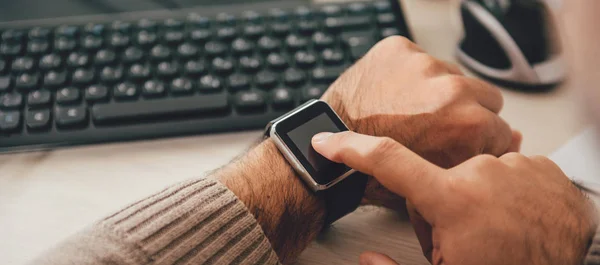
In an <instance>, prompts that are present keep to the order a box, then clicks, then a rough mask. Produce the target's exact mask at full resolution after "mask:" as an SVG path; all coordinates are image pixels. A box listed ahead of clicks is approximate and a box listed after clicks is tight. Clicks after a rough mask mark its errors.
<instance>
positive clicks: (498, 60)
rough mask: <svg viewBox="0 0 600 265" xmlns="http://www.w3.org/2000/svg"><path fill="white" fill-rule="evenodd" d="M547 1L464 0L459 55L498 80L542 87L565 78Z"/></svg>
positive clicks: (520, 86) (469, 65) (522, 86)
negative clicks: (462, 34) (462, 31)
mask: <svg viewBox="0 0 600 265" xmlns="http://www.w3.org/2000/svg"><path fill="white" fill-rule="evenodd" d="M549 12H550V11H549V10H548V8H547V6H546V5H545V4H544V3H543V2H540V1H535V0H463V1H462V2H461V15H462V21H463V26H464V37H463V38H462V40H461V42H460V44H459V46H458V48H457V57H458V60H459V61H460V62H461V63H462V64H464V65H465V66H466V67H467V68H469V69H471V70H472V71H474V72H475V73H476V74H479V75H481V76H482V77H484V78H486V79H488V80H490V81H492V82H495V83H497V84H500V85H503V86H508V87H512V88H517V89H525V90H529V91H544V90H547V89H548V88H552V87H555V86H556V85H557V84H559V83H561V81H563V80H564V78H565V72H566V71H565V65H564V61H563V58H562V54H561V51H560V47H558V46H559V45H558V41H555V37H554V36H557V35H556V34H555V31H554V28H555V27H554V26H553V25H552V22H551V19H550V18H549Z"/></svg>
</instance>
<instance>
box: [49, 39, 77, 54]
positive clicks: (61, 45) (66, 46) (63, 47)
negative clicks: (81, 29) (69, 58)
mask: <svg viewBox="0 0 600 265" xmlns="http://www.w3.org/2000/svg"><path fill="white" fill-rule="evenodd" d="M76 47H77V42H76V41H75V39H69V38H66V37H59V38H57V39H55V40H54V49H55V50H56V51H58V52H63V53H64V52H72V51H73V50H75V48H76Z"/></svg>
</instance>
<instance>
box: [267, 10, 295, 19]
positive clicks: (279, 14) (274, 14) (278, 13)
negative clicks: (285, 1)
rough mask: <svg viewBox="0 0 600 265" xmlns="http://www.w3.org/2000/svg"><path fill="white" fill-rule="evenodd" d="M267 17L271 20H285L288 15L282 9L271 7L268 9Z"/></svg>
mask: <svg viewBox="0 0 600 265" xmlns="http://www.w3.org/2000/svg"><path fill="white" fill-rule="evenodd" d="M268 17H269V19H270V20H272V21H287V20H288V19H289V18H290V15H289V14H288V12H286V11H284V10H282V9H279V8H273V9H270V10H269V12H268Z"/></svg>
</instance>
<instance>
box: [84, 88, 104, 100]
mask: <svg viewBox="0 0 600 265" xmlns="http://www.w3.org/2000/svg"><path fill="white" fill-rule="evenodd" d="M84 97H85V100H87V101H89V102H97V101H104V100H107V99H108V88H107V87H106V86H104V85H91V86H89V87H88V88H86V89H85V94H84Z"/></svg>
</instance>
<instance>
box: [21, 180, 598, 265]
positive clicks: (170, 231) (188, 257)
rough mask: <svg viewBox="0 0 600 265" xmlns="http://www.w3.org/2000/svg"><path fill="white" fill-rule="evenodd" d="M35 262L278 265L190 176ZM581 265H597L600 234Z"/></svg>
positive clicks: (232, 211)
mask: <svg viewBox="0 0 600 265" xmlns="http://www.w3.org/2000/svg"><path fill="white" fill-rule="evenodd" d="M32 264H35V265H68V264H69V265H70V264H73V265H121V264H123V265H146V264H153V265H159V264H160V265H171V264H219V265H221V264H223V265H227V264H248V265H252V264H267V265H270V264H279V261H278V258H277V255H276V254H275V252H274V251H273V249H272V248H271V245H270V243H269V241H268V239H267V238H266V236H265V235H264V234H263V231H262V230H261V228H260V226H259V225H258V224H257V222H256V220H255V219H254V217H253V216H252V214H250V212H249V211H248V210H247V209H246V207H245V206H244V204H243V203H242V202H241V201H240V200H238V198H237V197H236V196H235V195H234V194H233V192H231V191H230V190H228V189H227V188H226V187H225V186H224V185H222V184H221V183H219V182H217V181H214V180H211V179H195V180H190V181H186V182H182V183H180V184H177V185H174V186H172V187H169V188H167V189H165V190H163V191H161V192H159V193H157V194H154V195H152V196H150V197H148V198H146V199H143V200H141V201H138V202H136V203H134V204H132V205H129V206H128V207H125V208H124V209H122V210H120V211H118V212H117V213H115V214H113V215H110V216H108V217H106V218H104V219H103V220H101V221H100V222H98V223H96V224H94V225H92V226H91V227H89V228H88V229H86V230H84V231H82V232H80V233H79V234H76V235H74V236H73V237H71V238H70V239H68V240H67V241H65V242H63V243H62V244H60V245H59V246H57V247H56V248H54V249H52V250H50V251H48V252H47V253H46V254H45V255H43V256H41V257H40V258H38V259H37V260H36V261H34V262H33V263H32ZM585 265H600V233H599V234H597V235H596V237H595V238H594V240H593V242H591V247H590V249H589V253H588V256H587V258H586V260H585Z"/></svg>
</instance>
